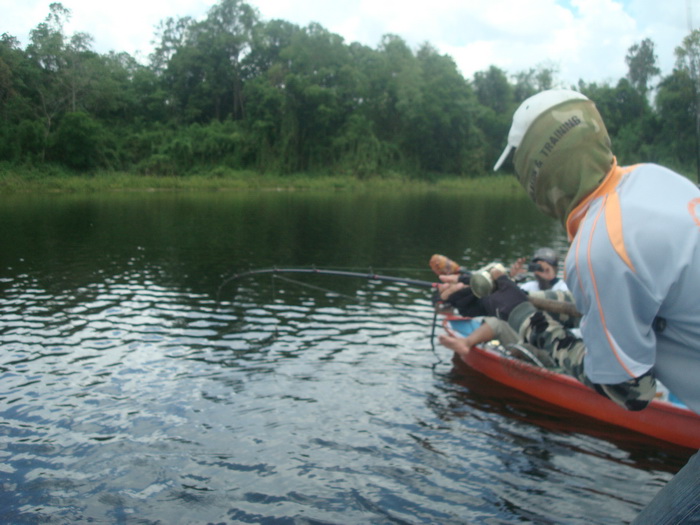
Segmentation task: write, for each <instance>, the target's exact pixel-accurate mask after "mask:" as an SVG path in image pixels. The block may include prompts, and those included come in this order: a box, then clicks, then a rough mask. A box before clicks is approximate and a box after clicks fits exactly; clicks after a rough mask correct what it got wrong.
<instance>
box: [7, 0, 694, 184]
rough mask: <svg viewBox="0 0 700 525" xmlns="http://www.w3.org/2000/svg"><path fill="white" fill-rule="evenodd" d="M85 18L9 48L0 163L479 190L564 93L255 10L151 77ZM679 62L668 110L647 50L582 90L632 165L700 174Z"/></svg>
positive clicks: (215, 12)
mask: <svg viewBox="0 0 700 525" xmlns="http://www.w3.org/2000/svg"><path fill="white" fill-rule="evenodd" d="M70 15H71V12H70V10H69V9H67V8H65V7H63V5H61V4H59V3H53V4H51V5H50V7H49V14H48V16H47V17H46V19H45V20H44V21H43V22H41V23H40V24H38V25H37V27H36V28H35V29H34V30H33V31H32V32H31V38H30V42H29V44H28V45H27V46H26V48H25V49H21V48H20V46H19V44H18V41H17V39H16V38H14V37H12V36H10V35H2V37H0V161H5V162H10V163H13V164H15V165H42V163H54V165H56V164H57V165H59V166H62V167H63V168H66V169H71V170H78V171H94V170H96V169H114V170H126V171H131V172H134V173H138V174H154V175H158V176H160V177H180V178H181V176H182V175H191V174H196V173H218V174H221V173H228V172H229V171H231V170H233V171H240V170H252V171H254V172H256V173H259V174H264V176H265V177H271V176H273V175H274V176H280V177H292V176H293V174H295V173H300V172H304V173H334V174H338V175H339V176H341V177H346V178H353V179H362V180H369V179H371V180H380V179H382V180H386V178H387V177H390V176H391V174H395V173H402V174H405V175H408V176H410V177H412V178H413V179H425V180H431V181H432V180H440V179H442V178H444V177H445V176H446V175H457V176H462V177H473V176H475V175H481V174H491V167H492V166H493V163H494V161H495V159H497V158H498V156H499V155H500V152H501V151H502V149H503V147H504V145H505V142H506V137H507V134H508V130H509V128H510V123H511V118H512V114H513V111H514V110H515V109H516V108H517V107H518V105H519V104H520V102H522V101H523V100H524V99H526V98H527V97H529V96H531V95H532V94H534V93H536V92H538V91H540V90H542V89H548V88H551V87H554V86H556V85H557V80H556V70H555V69H553V68H551V67H547V66H545V65H543V66H538V67H537V68H535V69H530V70H527V71H521V72H515V73H514V74H509V73H507V72H506V71H503V70H501V69H499V68H497V67H495V66H492V67H490V68H488V69H486V70H484V71H480V72H478V73H476V74H475V75H474V77H473V78H472V79H465V78H464V77H463V75H462V74H461V73H460V72H459V71H458V69H457V66H456V64H455V62H454V60H452V58H451V57H449V56H447V55H441V54H440V53H438V52H437V51H436V50H435V49H434V48H433V47H432V46H431V45H430V44H428V43H426V44H424V45H422V46H420V47H419V48H418V49H417V50H413V49H411V47H410V46H408V45H407V43H406V42H405V41H404V40H403V39H402V38H401V37H400V36H398V35H385V36H384V37H383V38H382V40H381V42H380V43H379V45H378V46H377V47H376V49H373V48H370V47H367V46H364V45H361V44H358V43H350V44H348V43H346V42H345V41H344V40H343V38H342V37H340V36H339V35H337V34H334V33H331V32H330V31H328V30H326V29H325V28H323V27H322V26H320V25H319V24H315V23H314V24H310V25H309V26H306V27H300V26H297V25H295V24H292V23H290V22H286V21H283V20H272V21H263V20H261V19H260V16H259V13H258V12H257V10H256V9H254V8H253V7H251V6H250V5H249V4H247V3H245V2H244V1H243V0H219V2H218V3H216V4H214V5H213V6H212V7H211V8H210V10H209V12H208V13H207V15H206V17H204V18H203V19H202V20H194V19H192V18H189V17H184V18H168V19H165V20H164V21H163V22H162V23H161V25H160V27H159V29H158V32H157V35H156V39H157V47H156V50H155V52H154V53H153V55H152V56H151V57H150V63H149V64H148V65H143V64H141V63H139V62H138V61H137V60H136V59H135V58H133V57H131V56H129V55H128V54H126V53H109V54H106V55H100V54H97V53H95V52H94V51H93V50H92V49H91V45H92V37H91V36H90V35H87V34H85V33H76V34H72V35H69V34H66V32H65V27H66V26H67V22H68V21H69V20H70ZM676 56H677V69H676V70H675V71H674V72H673V74H672V75H670V76H669V77H667V78H662V79H661V81H660V82H659V84H658V89H657V91H656V95H657V96H656V101H655V103H653V102H654V101H653V100H652V97H651V94H652V89H653V86H652V80H653V79H655V78H656V77H657V76H658V75H659V70H658V67H657V65H656V60H657V58H656V55H655V53H654V44H653V42H651V41H650V40H648V39H646V40H643V41H642V42H641V43H639V44H635V45H633V46H632V47H630V49H629V52H628V54H627V56H626V57H625V60H626V61H627V64H628V66H629V73H628V75H627V76H626V78H623V79H620V80H619V82H617V84H616V85H608V84H601V85H598V84H589V83H586V82H585V81H584V80H581V81H580V83H579V89H580V90H581V91H582V92H583V93H585V94H586V95H588V96H589V97H590V98H591V99H593V100H594V101H595V102H596V104H597V105H598V107H599V108H600V111H601V113H602V114H603V117H604V118H605V121H606V125H607V126H608V129H609V132H610V135H611V137H612V140H613V145H614V148H615V151H616V154H617V155H618V158H619V159H620V161H621V162H623V163H627V162H640V161H642V162H643V161H658V162H666V163H669V164H670V165H672V166H673V167H675V168H677V169H680V170H685V171H690V170H692V169H693V168H694V167H695V166H696V164H697V163H698V161H697V158H698V155H697V153H695V154H693V152H697V151H698V148H697V145H698V144H700V140H698V139H697V138H696V137H698V136H700V119H698V118H697V115H698V104H697V100H698V98H697V97H698V92H700V90H699V89H698V86H700V83H699V82H698V71H700V67H699V65H700V64H699V61H698V58H697V57H698V56H700V33H697V32H693V33H691V34H690V35H689V36H688V37H687V38H686V40H684V43H683V46H681V47H680V48H679V49H678V50H677V51H676Z"/></svg>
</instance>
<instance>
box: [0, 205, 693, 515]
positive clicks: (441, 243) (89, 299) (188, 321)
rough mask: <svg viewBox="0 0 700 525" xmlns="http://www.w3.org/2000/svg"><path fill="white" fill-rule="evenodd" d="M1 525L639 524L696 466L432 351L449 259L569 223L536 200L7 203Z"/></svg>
mask: <svg viewBox="0 0 700 525" xmlns="http://www.w3.org/2000/svg"><path fill="white" fill-rule="evenodd" d="M0 201H1V206H0V241H1V245H2V251H1V252H0V522H2V523H13V524H14V523H16V524H22V523H139V524H143V523H146V524H150V523H153V524H155V523H168V524H171V523H172V524H174V523H265V524H392V523H407V524H418V523H441V524H451V523H454V524H462V523H469V524H471V523H483V524H501V523H538V524H539V523H544V524H547V523H552V524H559V523H573V524H579V523H580V524H590V523H594V524H619V523H625V522H629V521H630V520H632V519H633V518H634V516H635V515H636V513H637V512H638V511H639V510H640V509H641V508H642V507H643V506H644V504H645V503H646V502H647V501H648V500H649V499H650V498H651V497H652V496H653V495H654V494H655V493H656V492H657V491H658V490H659V488H660V487H661V486H663V484H664V483H665V482H666V481H668V480H669V479H670V478H671V477H672V475H673V473H674V472H676V471H677V470H678V469H679V468H680V467H681V466H682V465H683V464H684V463H685V461H686V460H687V458H688V457H689V455H690V452H689V451H687V450H684V449H678V448H674V447H671V446H668V445H664V444H663V443H660V442H657V441H653V440H650V439H645V438H643V437H641V436H638V435H636V434H634V433H632V432H625V431H620V430H617V429H614V428H613V427H609V426H606V425H603V424H600V423H596V422H593V421H591V420H585V419H581V418H579V417H575V416H572V415H570V414H566V413H563V412H561V411H557V410H555V409H553V408H551V407H548V406H546V405H544V404H542V403H539V402H536V401H533V400H531V399H528V398H525V397H523V396H520V395H519V394H517V393H515V392H513V391H510V390H506V389H503V388H501V387H498V386H497V385H495V384H493V383H491V382H490V381H488V380H487V379H485V378H483V377H481V376H478V375H477V374H474V373H470V372H469V371H468V370H464V369H463V368H458V367H456V366H455V364H454V363H453V362H452V356H451V353H450V352H449V351H447V350H446V349H444V348H441V347H439V346H437V347H434V346H433V345H432V341H433V332H435V333H440V331H441V329H440V328H437V329H434V316H433V310H432V306H431V301H430V292H429V291H428V290H427V289H421V288H414V287H411V286H407V285H404V284H400V283H380V282H376V281H370V280H367V279H346V278H338V277H323V276H303V275H274V276H270V275H260V276H254V277H248V278H242V279H237V280H230V277H231V276H232V275H234V274H237V273H240V272H244V271H247V270H250V269H253V268H264V267H278V268H281V267H287V266H289V267H307V268H310V267H317V268H333V269H343V270H354V271H367V272H369V271H373V272H378V273H387V274H390V275H395V276H399V277H408V278H415V279H427V280H431V279H432V275H431V274H430V273H429V271H427V262H428V259H429V257H430V256H431V255H432V254H433V253H444V254H446V255H449V256H451V257H452V258H454V259H457V260H459V261H460V262H461V263H462V264H464V265H465V266H468V267H477V266H479V265H481V264H483V263H485V262H489V261H491V260H494V259H498V260H502V261H503V262H506V263H509V262H511V261H512V260H514V259H515V258H517V257H519V256H521V255H528V254H530V253H532V251H533V250H534V249H536V248H537V247H540V246H545V245H548V246H554V247H556V248H557V249H559V250H561V251H563V250H564V249H565V239H564V237H563V235H562V233H561V228H560V227H559V226H558V225H557V224H554V223H553V222H552V221H550V220H548V219H546V218H544V217H541V216H540V215H539V214H538V213H537V212H536V211H535V210H534V209H533V207H532V206H531V205H530V204H529V203H528V202H527V201H526V200H524V199H523V198H522V196H521V195H513V196H507V197H502V198H498V199H494V198H483V197H481V198H476V197H473V196H469V195H464V194H451V193H437V192H428V193H401V192H399V193H396V194H390V193H386V194H380V195H376V194H367V193H330V192H327V193H293V192H291V193H286V192H264V193H244V194H237V193H233V192H231V193H201V194H200V193H195V194H189V193H117V194H113V195H106V196H105V195H101V196H71V195H34V196H26V195H20V196H4V197H2V198H0Z"/></svg>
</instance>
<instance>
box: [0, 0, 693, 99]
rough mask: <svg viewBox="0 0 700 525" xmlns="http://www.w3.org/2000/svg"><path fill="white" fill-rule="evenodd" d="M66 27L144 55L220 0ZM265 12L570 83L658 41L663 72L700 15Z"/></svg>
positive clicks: (82, 10) (309, 6)
mask: <svg viewBox="0 0 700 525" xmlns="http://www.w3.org/2000/svg"><path fill="white" fill-rule="evenodd" d="M50 3H51V1H50V0H0V34H1V33H9V34H10V35H13V36H15V37H17V38H19V40H20V42H21V43H22V46H25V45H26V44H27V41H28V38H29V31H30V30H31V29H32V28H34V27H36V26H37V25H38V24H39V23H41V22H42V21H44V19H45V18H46V15H47V14H48V12H49V4H50ZM61 3H62V4H63V5H64V7H67V8H69V9H70V10H71V11H72V19H71V23H70V25H69V26H68V27H67V28H66V32H67V33H69V34H72V33H73V32H76V31H81V32H86V33H89V34H90V35H92V36H93V37H94V43H93V49H94V50H95V51H97V52H99V53H106V52H108V51H111V50H114V51H126V52H127V53H129V54H131V55H133V56H135V57H137V58H140V59H141V60H142V62H144V63H145V61H146V57H147V56H148V54H149V53H150V51H151V49H152V43H151V42H152V40H153V38H154V34H155V27H156V26H157V24H158V22H159V21H161V20H163V19H165V18H168V17H174V18H178V17H183V16H191V17H194V18H196V19H201V18H203V17H204V16H205V15H206V12H207V11H208V9H209V8H210V7H211V6H212V5H214V4H215V3H217V2H216V1H213V0H119V1H105V0H64V1H62V2H61ZM247 3H248V4H250V5H252V6H254V7H256V8H257V9H258V11H259V13H260V16H261V18H262V19H263V20H271V19H275V18H280V19H283V20H287V21H289V22H293V23H295V24H298V25H301V26H305V25H307V24H309V23H311V22H318V23H320V24H321V25H322V26H324V27H325V28H326V29H328V30H329V31H331V32H333V33H338V34H340V35H341V36H343V37H344V38H345V41H346V43H350V42H355V41H358V42H361V43H363V44H366V45H368V46H370V47H373V48H376V47H377V45H378V44H379V42H380V40H381V37H382V35H384V34H387V33H393V34H396V35H399V36H400V37H402V38H403V39H404V40H405V41H406V42H407V43H408V44H409V45H410V46H411V47H412V48H413V49H414V50H415V49H417V48H418V47H419V46H420V45H421V44H422V43H424V42H429V43H430V44H432V45H433V47H435V48H436V49H438V51H439V52H441V53H444V54H448V55H450V56H452V57H453V58H454V60H455V62H456V63H457V66H458V67H459V69H460V70H461V72H462V74H463V75H464V76H465V77H466V78H468V79H470V78H471V77H472V75H473V74H474V73H475V72H476V71H482V70H485V69H487V68H488V67H489V66H491V65H495V66H497V67H500V68H501V69H503V70H505V71H506V72H507V73H509V74H513V73H517V72H519V71H523V70H527V69H529V68H534V67H537V66H540V65H545V66H547V67H554V68H557V69H558V71H559V74H558V78H559V80H560V81H561V82H563V83H564V84H566V85H570V84H575V83H577V82H578V80H579V79H583V80H585V81H586V82H608V83H611V84H614V83H616V82H617V81H618V80H619V79H620V78H621V77H624V76H625V75H626V73H627V65H626V64H625V55H626V54H627V50H628V49H629V48H630V46H632V45H633V44H635V43H639V42H641V41H642V40H643V39H644V38H651V39H652V40H653V42H654V44H655V46H656V47H655V49H656V54H657V56H658V65H659V66H660V67H661V69H662V72H663V74H668V73H670V72H671V71H672V69H673V65H674V62H675V58H674V50H675V48H676V47H677V46H679V45H680V44H681V42H682V40H683V38H684V37H685V36H686V35H687V34H688V33H689V31H690V29H691V28H693V29H694V28H697V25H696V20H700V0H665V1H663V2H661V1H659V0H435V1H432V2H429V1H428V2H426V1H420V2H418V1H416V0H249V1H248V2H247Z"/></svg>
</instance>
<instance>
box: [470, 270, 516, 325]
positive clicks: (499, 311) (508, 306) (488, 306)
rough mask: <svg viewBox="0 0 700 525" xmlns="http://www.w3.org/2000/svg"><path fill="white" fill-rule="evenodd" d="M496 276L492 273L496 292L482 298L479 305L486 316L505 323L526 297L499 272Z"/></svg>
mask: <svg viewBox="0 0 700 525" xmlns="http://www.w3.org/2000/svg"><path fill="white" fill-rule="evenodd" d="M498 274H499V276H497V275H496V274H495V273H492V275H493V277H494V279H495V283H496V290H495V291H494V292H493V293H491V294H489V295H487V296H486V297H482V299H481V304H482V306H483V307H484V309H485V310H486V312H487V313H488V315H491V316H495V317H498V318H499V319H503V320H504V321H507V320H508V317H509V316H510V313H511V312H512V311H513V309H514V308H515V307H516V306H518V305H520V304H522V303H524V302H526V301H527V295H526V294H525V292H523V291H522V290H521V289H520V288H519V287H518V285H517V284H515V283H514V282H513V281H511V280H510V279H509V278H508V276H507V275H505V274H502V273H500V272H498Z"/></svg>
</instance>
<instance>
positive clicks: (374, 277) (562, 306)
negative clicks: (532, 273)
mask: <svg viewBox="0 0 700 525" xmlns="http://www.w3.org/2000/svg"><path fill="white" fill-rule="evenodd" d="M282 273H296V274H313V275H330V276H335V277H353V278H358V279H368V280H370V281H384V282H391V283H400V284H407V285H409V286H418V287H421V288H437V286H438V284H440V283H436V282H432V281H423V280H420V279H407V278H404V277H394V276H391V275H380V274H377V273H372V272H370V273H363V272H350V271H345V270H323V269H319V268H261V269H258V270H250V271H247V272H242V273H237V274H235V275H233V276H231V277H229V278H228V279H226V281H224V282H223V283H222V284H221V286H219V291H220V290H221V289H222V288H223V287H224V286H226V285H227V284H228V283H230V282H231V281H235V280H238V279H244V278H246V277H252V276H255V275H264V274H282ZM528 300H529V301H530V302H531V303H532V304H533V305H534V306H535V307H536V308H538V309H540V310H545V311H548V312H550V313H557V314H565V315H569V316H571V317H580V316H581V314H580V313H579V312H578V311H576V306H575V305H574V304H572V303H568V302H565V301H557V300H554V299H545V298H542V297H532V296H529V297H528Z"/></svg>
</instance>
